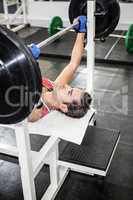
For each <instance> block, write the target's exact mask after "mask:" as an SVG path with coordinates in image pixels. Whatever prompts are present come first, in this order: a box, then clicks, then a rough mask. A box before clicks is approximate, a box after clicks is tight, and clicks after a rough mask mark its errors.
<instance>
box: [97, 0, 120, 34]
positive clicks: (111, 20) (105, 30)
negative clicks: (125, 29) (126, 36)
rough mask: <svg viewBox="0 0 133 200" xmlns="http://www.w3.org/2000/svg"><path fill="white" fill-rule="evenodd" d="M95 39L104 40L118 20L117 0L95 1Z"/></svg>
mask: <svg viewBox="0 0 133 200" xmlns="http://www.w3.org/2000/svg"><path fill="white" fill-rule="evenodd" d="M100 12H101V13H105V15H96V38H106V37H107V36H108V35H109V34H111V33H112V32H113V31H114V30H115V28H116V26H117V24H118V22H119V18H120V6H119V3H118V1H117V0H96V13H100Z"/></svg>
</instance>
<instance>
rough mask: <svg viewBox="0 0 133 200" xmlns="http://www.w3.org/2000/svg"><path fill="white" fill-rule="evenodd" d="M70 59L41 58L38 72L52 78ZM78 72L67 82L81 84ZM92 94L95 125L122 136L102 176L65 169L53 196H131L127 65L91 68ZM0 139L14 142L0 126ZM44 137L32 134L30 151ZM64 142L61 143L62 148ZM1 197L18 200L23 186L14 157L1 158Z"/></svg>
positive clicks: (41, 185) (111, 199)
mask: <svg viewBox="0 0 133 200" xmlns="http://www.w3.org/2000/svg"><path fill="white" fill-rule="evenodd" d="M68 62H69V60H68V59H59V58H45V59H44V58H41V59H40V61H39V63H40V67H41V71H42V75H45V76H47V77H48V78H50V79H51V80H54V79H55V78H56V77H57V75H58V74H59V73H60V71H61V70H62V69H63V68H64V67H65V66H66V64H67V63H68ZM85 66H86V63H85V62H82V63H81V66H80V71H81V73H77V74H76V76H75V79H74V81H73V82H72V85H73V86H74V85H76V86H79V87H83V88H84V87H85V74H84V71H83V69H84V68H85ZM94 77H95V97H94V104H95V107H96V109H97V116H96V117H97V127H102V128H111V129H117V130H120V131H121V140H120V143H119V145H118V148H117V151H116V153H115V156H114V158H113V161H112V163H111V167H110V170H109V173H108V174H107V176H106V178H105V179H104V180H100V178H99V177H91V176H87V175H83V174H80V173H76V172H72V171H71V172H70V173H69V175H68V177H67V179H66V180H65V182H64V184H63V186H62V188H61V190H60V191H59V193H58V195H57V197H56V200H68V199H69V200H81V199H84V200H88V199H92V200H99V199H102V200H104V199H105V200H118V199H121V200H132V196H133V170H132V166H133V156H132V152H133V134H132V130H133V123H132V121H133V92H132V91H133V84H132V82H133V71H132V66H130V67H129V66H128V67H126V66H122V67H121V66H119V65H105V64H104V65H103V64H102V65H100V64H97V66H96V67H95V76H94ZM5 131H6V134H3V135H0V141H2V142H5V143H8V142H9V143H12V144H15V139H14V134H13V133H11V132H10V131H9V130H5ZM45 141H46V138H44V137H43V136H40V137H38V136H37V137H36V135H34V136H33V135H32V136H31V145H32V149H34V150H38V149H39V148H40V146H41V145H42V144H43V143H45ZM66 144H67V142H65V141H62V146H65V145H66ZM0 158H1V160H0V200H22V199H23V195H22V186H21V180H20V170H19V166H18V164H17V163H18V162H17V160H16V159H14V158H10V157H7V156H3V155H1V156H0ZM36 183H37V184H38V187H37V196H38V200H39V199H40V197H41V195H42V193H43V191H45V190H46V188H47V187H48V184H49V168H48V166H44V168H43V169H42V170H41V172H40V174H39V175H38V177H37V178H36Z"/></svg>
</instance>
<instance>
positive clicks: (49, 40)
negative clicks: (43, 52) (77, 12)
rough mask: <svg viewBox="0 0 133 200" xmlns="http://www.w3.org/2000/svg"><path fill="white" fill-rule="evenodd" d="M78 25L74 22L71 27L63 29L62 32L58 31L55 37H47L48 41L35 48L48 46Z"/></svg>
mask: <svg viewBox="0 0 133 200" xmlns="http://www.w3.org/2000/svg"><path fill="white" fill-rule="evenodd" d="M78 24H79V21H78V20H76V21H75V22H74V23H73V24H72V25H70V26H68V27H67V28H65V29H63V30H62V31H59V32H58V33H56V34H55V35H53V36H51V37H49V38H48V39H46V40H44V41H42V42H40V43H39V44H37V47H38V48H42V47H46V46H48V45H49V44H51V43H53V42H54V41H55V40H57V39H58V38H60V37H61V36H63V35H65V34H66V33H67V32H69V30H71V29H72V28H73V27H74V26H76V25H78Z"/></svg>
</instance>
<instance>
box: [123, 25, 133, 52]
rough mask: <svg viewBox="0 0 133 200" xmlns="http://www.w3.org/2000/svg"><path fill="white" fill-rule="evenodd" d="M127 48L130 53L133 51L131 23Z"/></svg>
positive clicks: (127, 34)
mask: <svg viewBox="0 0 133 200" xmlns="http://www.w3.org/2000/svg"><path fill="white" fill-rule="evenodd" d="M125 48H126V50H127V51H128V53H133V24H131V25H130V27H129V29H128V31H127V33H126V38H125Z"/></svg>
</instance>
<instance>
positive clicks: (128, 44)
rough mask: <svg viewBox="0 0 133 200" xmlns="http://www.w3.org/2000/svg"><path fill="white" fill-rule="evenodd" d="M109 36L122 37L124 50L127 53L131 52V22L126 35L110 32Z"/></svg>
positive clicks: (132, 50)
mask: <svg viewBox="0 0 133 200" xmlns="http://www.w3.org/2000/svg"><path fill="white" fill-rule="evenodd" d="M109 36H110V37H115V38H121V39H124V40H125V41H124V43H125V48H126V50H127V51H128V53H133V24H131V25H130V26H129V28H128V31H127V32H126V35H118V34H110V35H109Z"/></svg>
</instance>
